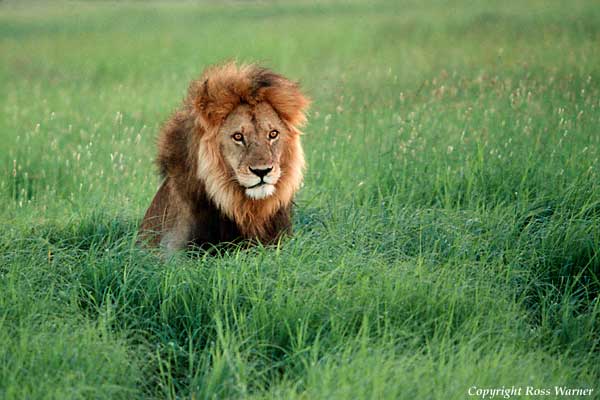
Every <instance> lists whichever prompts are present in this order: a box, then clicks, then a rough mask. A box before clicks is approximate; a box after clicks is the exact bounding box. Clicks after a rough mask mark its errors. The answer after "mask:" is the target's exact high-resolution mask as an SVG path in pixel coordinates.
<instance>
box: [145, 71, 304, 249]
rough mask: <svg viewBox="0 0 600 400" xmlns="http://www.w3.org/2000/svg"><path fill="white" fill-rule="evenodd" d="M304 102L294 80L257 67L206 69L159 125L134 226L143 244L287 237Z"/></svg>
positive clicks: (300, 169)
mask: <svg viewBox="0 0 600 400" xmlns="http://www.w3.org/2000/svg"><path fill="white" fill-rule="evenodd" d="M309 103H310V100H309V99H308V98H307V97H306V96H305V95H304V94H303V93H302V92H301V90H300V87H299V84H298V83H296V82H293V81H290V80H288V79H287V78H285V77H283V76H281V75H279V74H277V73H275V72H273V71H271V70H269V69H267V68H263V67H260V66H258V65H255V64H246V65H237V64H236V63H234V62H230V63H227V64H223V65H217V66H213V67H210V68H208V69H207V70H205V72H204V73H203V74H202V76H201V77H200V79H198V80H195V81H192V82H191V84H190V86H189V90H188V95H187V97H186V98H185V99H184V101H183V105H182V106H181V107H180V108H179V109H178V110H177V111H175V112H174V113H173V114H172V116H171V117H170V118H169V119H168V121H167V122H166V123H165V124H164V126H163V128H162V130H161V132H160V135H159V139H158V157H157V159H156V163H157V165H158V168H159V171H160V175H161V177H162V184H161V185H160V188H159V189H158V192H157V193H156V194H155V196H154V198H153V200H152V202H151V204H150V206H149V207H148V210H147V211H146V214H145V215H144V219H143V221H142V223H141V226H140V230H139V238H140V239H141V240H142V242H143V243H146V244H147V245H149V246H153V247H156V246H160V247H162V248H165V249H166V250H167V252H168V253H170V252H173V251H176V250H180V249H184V248H186V247H188V246H189V245H196V246H199V247H206V246H207V245H208V246H210V245H215V244H219V243H225V242H228V243H231V242H238V241H240V240H249V241H251V242H254V241H258V242H260V243H264V244H272V243H275V242H277V241H278V240H279V238H280V237H281V236H284V235H289V234H291V233H292V224H291V212H292V202H293V198H294V195H295V194H296V192H297V191H298V189H299V188H300V186H301V184H302V180H303V173H304V169H305V161H304V153H303V150H302V146H301V143H300V135H301V133H302V132H301V131H300V128H301V127H302V126H303V125H304V124H305V122H306V110H307V108H308V106H309Z"/></svg>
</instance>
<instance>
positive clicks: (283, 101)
mask: <svg viewBox="0 0 600 400" xmlns="http://www.w3.org/2000/svg"><path fill="white" fill-rule="evenodd" d="M265 97H266V98H267V99H268V101H269V103H270V104H271V105H272V106H273V108H275V110H277V113H278V114H279V115H280V116H281V117H282V118H283V119H285V120H286V122H287V123H289V124H290V125H292V126H295V127H300V126H302V125H304V124H305V123H306V110H307V109H308V106H309V105H310V99H309V98H308V97H306V96H305V95H304V94H303V93H302V92H301V91H300V87H299V85H298V84H297V83H295V82H292V81H289V80H287V79H285V78H280V79H278V82H277V83H276V84H275V85H273V86H271V87H268V88H266V89H265Z"/></svg>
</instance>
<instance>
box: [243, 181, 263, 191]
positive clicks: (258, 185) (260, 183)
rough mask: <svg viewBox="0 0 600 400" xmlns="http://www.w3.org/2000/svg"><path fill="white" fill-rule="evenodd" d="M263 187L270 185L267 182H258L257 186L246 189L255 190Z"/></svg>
mask: <svg viewBox="0 0 600 400" xmlns="http://www.w3.org/2000/svg"><path fill="white" fill-rule="evenodd" d="M263 185H269V184H268V183H267V182H265V181H260V182H258V183H257V184H256V185H252V186H246V189H254V188H257V187H260V186H263Z"/></svg>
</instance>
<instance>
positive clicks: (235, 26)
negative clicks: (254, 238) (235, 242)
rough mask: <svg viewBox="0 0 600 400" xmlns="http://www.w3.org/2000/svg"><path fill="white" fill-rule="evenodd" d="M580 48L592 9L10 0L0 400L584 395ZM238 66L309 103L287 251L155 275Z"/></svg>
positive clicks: (596, 64)
mask: <svg viewBox="0 0 600 400" xmlns="http://www.w3.org/2000/svg"><path fill="white" fill-rule="evenodd" d="M599 48H600V7H598V3H597V2H594V1H591V0H590V1H581V0H573V1H570V2H568V4H567V3H565V2H560V1H542V0H537V1H536V0H527V1H524V0H522V1H517V0H508V1H503V2H491V1H468V0H456V1H451V2H443V1H435V0H433V1H427V2H421V1H416V0H414V1H410V0H406V1H389V2H366V1H364V2H363V1H351V2H311V1H296V2H273V3H271V2H258V3H253V2H225V3H217V2H166V1H165V2H129V3H128V2H125V3H123V2H116V3H115V2H112V3H111V2H93V1H90V2H60V1H58V2H48V3H39V2H28V1H26V2H16V1H10V0H9V1H3V2H1V3H0V59H1V62H0V113H1V114H0V115H1V117H0V204H1V207H0V221H1V222H0V398H2V399H25V398H27V399H38V398H47V399H78V398H86V399H87V398H97V399H119V398H121V399H135V398H157V399H164V398H171V399H174V398H192V399H204V398H214V399H221V398H234V399H240V398H244V399H263V398H281V399H307V400H308V399H463V398H482V393H483V392H481V391H480V392H479V396H477V394H476V395H475V396H473V397H470V396H469V391H470V392H471V394H473V393H477V392H476V391H477V390H478V389H482V388H483V389H485V388H488V389H489V388H503V387H505V388H510V387H512V386H515V387H516V388H519V387H520V388H522V395H525V391H526V389H527V390H536V391H537V392H535V393H537V394H540V395H541V394H543V393H544V391H546V390H548V391H550V392H551V394H550V395H548V396H540V398H541V397H543V398H553V397H554V395H555V386H561V387H568V388H579V389H586V388H588V389H594V392H592V396H588V397H586V398H598V397H597V396H600V395H599V394H598V393H600V386H599V384H598V383H599V382H600V300H599V297H598V296H599V293H600V280H599V277H600V255H599V251H600V171H599V169H600V52H599V51H598V49H599ZM229 59H237V60H239V61H245V62H260V63H263V64H265V65H267V66H270V67H272V68H273V69H275V70H276V71H279V72H281V73H283V74H285V75H287V76H289V77H292V78H293V79H296V80H299V81H300V82H301V84H302V86H303V88H305V90H306V92H307V93H308V94H309V95H310V97H312V99H313V105H312V108H311V112H310V118H309V124H308V125H307V126H306V127H305V129H304V130H305V135H304V136H303V143H304V147H305V151H306V156H307V161H308V169H307V173H306V177H305V185H304V187H303V188H302V189H301V191H300V192H299V194H298V196H297V198H296V209H295V216H294V228H295V235H294V236H293V238H289V239H286V240H284V241H283V242H282V243H281V244H280V245H279V246H276V247H267V248H265V247H261V246H258V247H254V248H250V249H248V248H245V247H240V248H237V249H228V250H222V251H219V252H217V253H214V254H206V253H202V252H199V251H190V252H188V253H186V254H178V255H177V256H175V257H173V258H171V259H164V258H161V257H160V256H158V255H156V254H154V253H152V252H148V251H145V250H143V249H140V248H138V247H137V246H136V243H135V240H136V230H137V226H138V224H139V222H140V220H141V217H142V215H143V213H144V211H145V208H146V207H147V206H148V204H149V202H150V199H151V198H152V196H153V194H154V192H155V190H156V188H157V186H158V184H159V178H158V176H157V173H156V168H155V167H154V165H153V159H154V157H155V151H156V149H155V139H156V135H157V132H158V130H159V127H160V125H161V123H162V122H163V121H165V119H166V118H167V117H168V116H169V114H170V113H171V111H172V110H173V109H174V108H175V107H177V106H178V105H179V104H180V102H181V100H182V98H183V96H184V94H185V93H186V89H187V85H188V82H189V81H190V80H191V79H194V78H196V77H198V76H199V74H200V73H201V71H202V70H203V68H204V67H206V66H208V65H210V64H213V63H216V62H222V61H225V60H229ZM528 388H529V389H528ZM529 393H530V394H531V393H532V392H529ZM516 397H518V396H516ZM523 397H525V396H523ZM529 397H531V398H535V396H529ZM487 398H489V397H487ZM496 398H500V397H496Z"/></svg>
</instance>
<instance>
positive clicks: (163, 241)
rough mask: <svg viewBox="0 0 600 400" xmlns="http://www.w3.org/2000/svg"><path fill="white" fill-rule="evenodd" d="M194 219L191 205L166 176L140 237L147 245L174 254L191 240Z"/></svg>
mask: <svg viewBox="0 0 600 400" xmlns="http://www.w3.org/2000/svg"><path fill="white" fill-rule="evenodd" d="M192 225H193V218H192V215H191V212H190V210H189V206H188V205H187V204H186V203H185V202H184V201H183V200H182V199H181V198H180V196H178V195H177V191H176V190H174V188H173V182H172V181H171V180H170V179H169V178H167V179H165V181H164V182H163V184H162V185H161V186H160V188H159V189H158V192H156V194H155V195H154V198H153V199H152V203H150V206H149V207H148V210H147V211H146V214H145V215H144V219H143V221H142V224H141V225H140V231H139V238H140V241H141V242H142V243H144V244H147V245H150V246H157V245H160V247H162V248H164V249H165V250H166V252H167V253H173V252H175V251H177V250H180V249H183V248H184V247H186V246H187V244H188V243H189V241H190V239H191V234H192Z"/></svg>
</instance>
